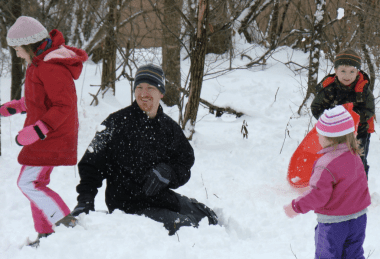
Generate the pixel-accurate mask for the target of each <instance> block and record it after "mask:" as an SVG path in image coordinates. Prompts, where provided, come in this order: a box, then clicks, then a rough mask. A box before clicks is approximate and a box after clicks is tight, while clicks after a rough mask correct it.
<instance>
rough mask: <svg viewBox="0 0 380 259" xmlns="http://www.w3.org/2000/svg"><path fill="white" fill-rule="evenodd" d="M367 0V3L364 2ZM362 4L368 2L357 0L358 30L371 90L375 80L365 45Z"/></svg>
mask: <svg viewBox="0 0 380 259" xmlns="http://www.w3.org/2000/svg"><path fill="white" fill-rule="evenodd" d="M365 2H367V3H365ZM363 4H368V1H365V0H359V9H360V10H362V11H361V12H359V15H358V17H359V31H360V37H359V39H360V40H359V41H360V48H361V49H362V51H363V53H364V58H365V60H366V62H367V65H368V69H369V75H370V78H371V80H370V85H369V89H370V90H371V91H372V92H373V89H374V87H375V80H376V74H375V68H374V65H373V63H372V60H371V57H370V56H369V50H368V47H367V44H366V43H367V42H368V37H367V36H366V29H365V22H366V19H365V18H366V13H365V12H364V10H363Z"/></svg>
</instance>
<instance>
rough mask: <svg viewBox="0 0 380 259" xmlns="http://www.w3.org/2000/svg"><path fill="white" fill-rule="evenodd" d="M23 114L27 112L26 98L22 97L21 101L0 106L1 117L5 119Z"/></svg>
mask: <svg viewBox="0 0 380 259" xmlns="http://www.w3.org/2000/svg"><path fill="white" fill-rule="evenodd" d="M21 112H26V106H25V97H22V98H21V99H20V100H13V101H10V102H7V103H4V104H3V105H1V106H0V115H1V116H4V117H8V116H11V115H13V114H16V113H21Z"/></svg>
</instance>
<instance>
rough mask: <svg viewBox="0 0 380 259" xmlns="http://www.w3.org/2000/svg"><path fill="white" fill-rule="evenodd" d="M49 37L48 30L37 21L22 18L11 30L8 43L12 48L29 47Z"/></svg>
mask: <svg viewBox="0 0 380 259" xmlns="http://www.w3.org/2000/svg"><path fill="white" fill-rule="evenodd" d="M48 37H49V33H48V31H47V30H46V28H45V27H44V26H43V25H42V24H41V23H40V22H39V21H37V20H36V19H34V18H32V17H28V16H20V17H19V18H17V20H16V22H15V23H14V24H13V25H12V27H11V28H10V29H9V31H8V34H7V42H8V45H9V46H11V47H16V46H21V45H28V44H31V43H36V42H39V41H41V40H43V39H45V38H48Z"/></svg>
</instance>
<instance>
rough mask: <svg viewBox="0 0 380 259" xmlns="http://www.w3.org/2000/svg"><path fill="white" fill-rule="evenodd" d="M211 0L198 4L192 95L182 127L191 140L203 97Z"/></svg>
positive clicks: (192, 65) (192, 63)
mask: <svg viewBox="0 0 380 259" xmlns="http://www.w3.org/2000/svg"><path fill="white" fill-rule="evenodd" d="M208 12H209V0H199V5H198V26H197V27H198V28H197V35H196V38H195V44H194V49H193V51H192V53H191V65H190V73H191V77H190V95H189V100H188V102H187V104H186V110H185V116H184V120H183V125H182V128H183V129H184V130H188V131H189V135H188V136H187V137H188V139H189V140H191V139H192V137H193V134H194V127H195V122H196V119H197V113H198V107H199V101H200V98H201V90H202V82H203V73H204V65H205V57H206V47H207V31H206V26H207V25H208V21H207V20H208V19H207V17H208Z"/></svg>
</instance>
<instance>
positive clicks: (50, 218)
mask: <svg viewBox="0 0 380 259" xmlns="http://www.w3.org/2000/svg"><path fill="white" fill-rule="evenodd" d="M53 168H54V167H53V166H25V165H24V166H22V168H21V172H20V175H19V177H18V180H17V186H18V187H19V188H20V190H21V191H22V193H23V194H24V195H25V196H26V197H27V198H28V199H29V201H30V205H31V207H32V215H33V220H34V228H35V229H36V231H37V232H38V233H52V232H54V230H53V226H54V224H55V223H56V222H57V221H58V220H60V219H62V218H63V217H65V216H67V215H68V214H69V213H70V209H69V208H68V207H67V205H66V204H65V202H64V201H63V200H62V199H61V197H59V195H58V194H57V193H55V192H54V191H52V190H51V189H49V188H48V187H46V186H47V185H48V184H49V182H50V174H51V172H52V171H53Z"/></svg>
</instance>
